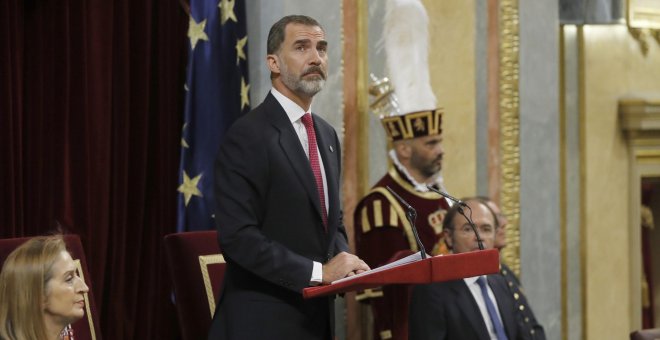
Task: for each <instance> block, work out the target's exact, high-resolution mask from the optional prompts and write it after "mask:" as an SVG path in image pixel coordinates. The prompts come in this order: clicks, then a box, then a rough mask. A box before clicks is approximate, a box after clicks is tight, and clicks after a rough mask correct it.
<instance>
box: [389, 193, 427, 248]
mask: <svg viewBox="0 0 660 340" xmlns="http://www.w3.org/2000/svg"><path fill="white" fill-rule="evenodd" d="M385 188H387V191H389V192H390V193H392V195H394V197H396V199H397V200H399V202H400V203H401V204H402V205H403V206H404V207H406V217H407V218H408V222H410V227H411V229H412V232H413V235H415V241H417V247H418V248H419V251H421V252H422V259H425V258H426V249H424V245H423V244H422V240H420V239H419V234H417V227H416V226H415V219H416V218H417V211H416V210H415V208H413V207H412V206H411V205H410V204H408V202H406V201H405V200H404V199H403V198H401V196H399V194H397V193H396V192H394V190H392V188H390V187H389V186H385Z"/></svg>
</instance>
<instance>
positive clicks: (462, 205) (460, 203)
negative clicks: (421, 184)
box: [426, 185, 484, 250]
mask: <svg viewBox="0 0 660 340" xmlns="http://www.w3.org/2000/svg"><path fill="white" fill-rule="evenodd" d="M426 188H427V189H429V190H431V191H433V192H435V193H436V194H438V195H440V196H442V197H445V198H446V199H448V200H450V201H452V202H454V203H455V204H457V205H458V207H457V208H456V211H458V213H459V214H461V215H463V217H465V219H466V220H467V221H468V223H469V224H470V227H471V228H472V231H473V232H474V235H475V236H476V237H477V244H478V245H479V250H484V243H483V241H481V236H479V231H478V230H477V226H475V225H474V222H472V219H471V218H470V217H467V215H465V211H463V208H467V209H468V210H469V211H470V216H472V209H471V208H470V206H468V205H467V204H465V202H463V201H461V200H459V199H458V198H456V197H454V196H452V195H450V194H448V193H446V192H442V191H440V190H438V189H436V188H434V187H432V186H430V185H426Z"/></svg>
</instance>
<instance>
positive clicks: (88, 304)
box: [0, 235, 101, 340]
mask: <svg viewBox="0 0 660 340" xmlns="http://www.w3.org/2000/svg"><path fill="white" fill-rule="evenodd" d="M30 238H31V237H21V238H8V239H0V263H5V259H6V258H7V256H9V254H10V253H11V252H12V251H14V249H16V248H18V246H20V245H21V244H23V243H25V242H26V241H27V240H29V239H30ZM64 243H65V244H66V248H67V250H68V251H69V253H71V257H72V258H73V260H74V261H75V263H76V268H77V271H78V276H80V278H81V279H82V280H83V281H85V284H87V286H88V287H89V293H87V294H85V317H83V318H82V319H80V320H78V321H76V322H75V323H74V324H73V325H72V326H73V332H74V336H75V339H76V340H99V339H101V330H100V328H99V320H98V318H99V314H98V312H97V311H96V303H95V301H94V294H92V291H93V288H92V284H91V281H90V279H89V277H90V276H89V271H88V270H87V261H86V260H85V252H84V250H83V247H82V243H80V237H78V235H64Z"/></svg>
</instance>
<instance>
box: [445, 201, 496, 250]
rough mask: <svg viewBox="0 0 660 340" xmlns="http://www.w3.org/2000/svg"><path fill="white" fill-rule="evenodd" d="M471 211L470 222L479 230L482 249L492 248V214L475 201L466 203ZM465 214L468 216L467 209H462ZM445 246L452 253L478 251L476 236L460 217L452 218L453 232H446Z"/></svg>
mask: <svg viewBox="0 0 660 340" xmlns="http://www.w3.org/2000/svg"><path fill="white" fill-rule="evenodd" d="M466 203H467V205H468V206H470V208H471V209H472V221H473V222H474V225H475V226H476V227H477V229H478V230H479V236H481V240H482V241H483V243H484V249H491V248H493V243H494V240H495V221H494V220H493V214H491V213H490V211H489V210H488V208H486V206H484V205H483V204H482V203H480V202H477V201H468V202H466ZM464 210H465V214H466V215H468V216H470V212H469V210H468V209H464ZM447 233H448V235H447V236H448V237H447V245H448V246H449V247H451V248H452V250H453V251H454V253H456V254H458V253H465V252H468V251H473V250H478V249H479V245H478V243H477V236H476V235H475V234H474V232H473V231H472V228H471V227H470V224H469V223H468V221H467V220H466V219H465V217H463V216H461V215H458V214H457V215H456V216H455V217H454V223H453V230H449V231H447Z"/></svg>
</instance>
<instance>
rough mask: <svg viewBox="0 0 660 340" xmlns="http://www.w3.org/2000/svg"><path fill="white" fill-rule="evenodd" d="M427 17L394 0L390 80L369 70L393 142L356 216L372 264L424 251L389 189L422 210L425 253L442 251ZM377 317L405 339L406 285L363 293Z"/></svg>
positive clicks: (388, 21)
mask: <svg viewBox="0 0 660 340" xmlns="http://www.w3.org/2000/svg"><path fill="white" fill-rule="evenodd" d="M427 23H428V17H427V15H426V12H425V9H424V7H423V5H422V4H421V2H420V1H401V0H389V1H388V2H387V14H386V17H385V32H384V37H385V52H386V58H387V67H388V72H389V76H390V79H391V81H390V79H388V78H383V79H377V78H376V77H374V76H373V75H372V80H373V82H372V84H371V86H370V94H371V95H372V96H374V99H373V101H372V104H371V108H372V110H373V111H374V113H376V114H379V115H380V120H381V122H382V124H383V127H384V128H385V131H386V133H387V137H388V141H389V142H390V145H391V149H390V150H389V157H390V161H391V162H390V166H389V169H388V171H387V173H386V174H385V175H384V176H383V177H382V178H381V179H380V180H379V181H378V182H377V183H376V184H375V185H374V186H373V187H372V188H371V190H370V191H369V193H368V194H367V195H366V196H365V197H364V198H363V199H362V200H361V201H360V202H359V203H358V205H357V207H356V209H355V215H354V226H355V228H354V230H355V243H356V252H357V255H358V256H359V257H360V258H362V259H363V260H364V261H365V262H367V264H368V265H369V266H370V267H371V268H375V267H379V266H382V265H384V264H386V263H389V262H392V261H394V260H396V259H398V258H401V257H403V256H405V255H408V254H411V253H413V252H417V251H419V247H418V246H417V243H416V240H415V237H414V235H413V229H412V228H413V226H412V225H411V223H410V222H409V221H408V219H407V218H406V208H405V207H404V206H402V205H401V204H400V203H399V202H398V201H397V199H396V198H395V197H394V196H393V195H392V194H391V193H390V192H389V191H388V190H387V187H389V188H391V189H392V190H393V191H394V192H396V193H397V194H398V195H399V196H401V197H402V198H403V199H404V200H405V201H407V202H408V203H409V204H410V205H411V206H412V207H414V208H415V210H416V212H417V218H416V221H415V224H416V226H417V231H418V233H419V237H420V239H421V242H422V244H423V245H424V247H425V249H426V251H427V252H428V253H434V254H437V253H444V252H446V248H444V246H445V245H444V242H441V233H442V221H443V219H444V216H445V213H446V211H447V209H448V208H449V203H448V202H447V201H446V200H445V199H444V198H443V197H441V196H440V195H438V194H436V193H433V192H431V191H430V190H429V189H428V188H427V185H432V186H434V187H435V188H437V189H440V190H443V191H444V190H445V189H444V185H443V181H442V175H441V173H440V169H441V166H442V156H443V149H442V145H441V142H442V111H441V109H438V108H437V106H436V98H435V95H434V94H433V91H432V89H431V86H430V79H429V73H428V55H427V53H428V29H427ZM356 298H357V300H359V301H361V302H363V303H368V304H369V305H370V306H371V311H372V314H373V320H374V325H373V327H374V329H373V330H374V332H373V335H374V339H406V338H407V334H408V322H407V319H408V300H409V287H407V286H403V285H393V286H385V287H382V288H377V289H367V290H365V291H362V292H358V294H357V296H356Z"/></svg>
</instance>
